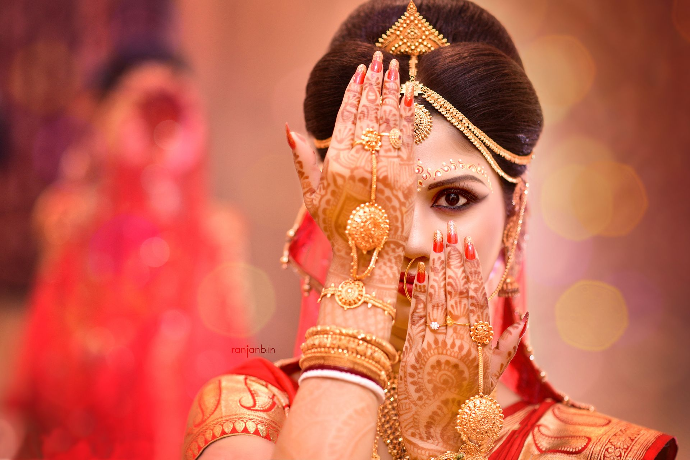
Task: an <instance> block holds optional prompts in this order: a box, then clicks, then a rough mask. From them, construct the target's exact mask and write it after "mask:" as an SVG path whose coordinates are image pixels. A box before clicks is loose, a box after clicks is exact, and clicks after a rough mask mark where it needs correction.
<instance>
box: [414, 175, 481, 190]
mask: <svg viewBox="0 0 690 460" xmlns="http://www.w3.org/2000/svg"><path fill="white" fill-rule="evenodd" d="M466 181H470V182H479V183H480V184H483V185H486V183H485V182H484V181H483V180H481V179H480V178H478V177H477V176H473V175H471V174H465V175H464V176H457V177H449V178H448V179H443V180H440V181H434V182H432V183H431V184H429V187H428V188H427V190H433V189H435V188H439V187H443V186H445V185H450V184H457V183H459V182H466Z"/></svg>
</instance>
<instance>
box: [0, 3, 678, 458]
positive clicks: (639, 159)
mask: <svg viewBox="0 0 690 460" xmlns="http://www.w3.org/2000/svg"><path fill="white" fill-rule="evenodd" d="M359 3H360V2H359V1H351V0H338V1H323V0H293V1H290V2H277V1H272V2H268V1H244V2H239V1H236V0H179V1H177V2H176V3H175V5H174V7H173V13H174V14H173V16H172V17H173V18H174V17H176V18H177V19H171V24H172V25H171V26H170V27H171V29H173V30H179V32H178V33H175V34H174V37H175V38H174V39H173V40H174V41H175V42H176V43H177V44H179V46H180V47H181V49H182V52H183V53H184V54H185V55H186V57H187V59H188V60H189V62H190V64H191V67H192V68H193V69H194V73H195V76H196V79H197V82H198V84H199V87H200V89H201V92H202V94H203V96H204V99H205V103H206V106H207V110H208V116H209V123H210V133H211V168H210V175H211V178H212V184H213V190H212V192H213V194H214V195H215V196H217V197H218V198H221V199H223V200H225V201H227V202H230V203H231V204H232V205H233V206H234V207H235V208H238V209H239V210H240V211H241V213H242V214H243V216H244V219H245V223H246V225H247V228H248V229H249V235H250V238H249V241H247V242H246V244H247V245H248V247H249V253H250V255H251V256H250V263H251V265H252V266H253V267H254V268H255V270H250V271H249V272H248V273H247V282H248V283H250V285H251V286H252V287H253V288H255V289H257V290H259V291H260V292H262V293H263V297H262V301H261V302H253V303H251V305H250V307H251V308H255V309H256V312H255V313H256V314H255V315H254V317H256V318H259V320H258V322H257V323H256V324H254V330H255V331H256V343H257V344H261V345H263V346H265V347H273V348H274V349H275V350H276V352H275V353H272V354H266V355H265V356H266V357H267V358H268V359H272V360H275V359H279V358H283V357H287V356H289V355H291V353H292V349H293V342H294V339H295V330H296V327H297V320H298V312H299V300H300V292H299V287H298V284H297V279H296V278H295V277H294V276H293V275H292V274H291V272H288V271H283V270H281V268H280V264H279V262H278V259H279V257H280V256H281V252H282V247H283V243H284V234H285V231H286V230H287V229H288V228H289V227H290V226H291V225H292V223H293V220H294V217H295V214H296V212H297V210H298V208H299V205H300V199H301V196H300V191H299V186H298V182H297V179H296V177H295V175H294V174H293V167H292V156H291V154H290V151H289V149H288V147H287V145H286V143H285V137H284V130H283V125H284V123H285V121H289V123H290V126H291V127H292V129H293V130H296V131H300V132H304V124H303V116H302V99H303V96H304V87H305V84H306V80H307V76H308V74H309V71H310V69H311V66H312V65H313V64H314V63H315V62H316V60H317V59H318V58H319V57H320V56H321V55H322V53H323V52H324V51H325V50H326V46H327V44H328V41H329V40H330V37H331V36H332V34H333V33H334V31H335V30H336V28H337V26H338V25H339V24H340V22H341V21H342V20H343V19H344V18H345V17H346V16H347V15H348V14H349V13H350V12H351V11H352V10H353V9H354V8H355V7H356V6H357V5H358V4H359ZM477 3H478V4H480V5H482V6H484V7H485V8H487V9H488V10H489V11H490V12H492V13H493V14H494V15H496V16H497V17H498V19H499V20H501V21H502V22H503V23H504V25H505V26H506V28H507V29H508V31H509V32H510V33H511V35H512V36H513V37H514V39H515V40H516V42H517V45H518V49H519V51H520V53H521V55H522V57H523V61H524V63H525V67H526V70H527V73H528V75H529V76H530V78H531V79H532V81H533V82H534V84H535V86H536V88H537V92H538V94H539V96H540V99H541V101H542V105H543V107H544V110H545V118H546V125H545V129H544V134H543V136H542V139H541V140H540V142H539V145H538V148H537V157H536V159H535V161H534V162H533V166H532V167H531V169H530V183H531V194H530V200H531V217H530V219H529V224H528V229H529V237H530V239H529V246H528V247H529V249H528V251H529V252H528V259H527V260H528V276H529V278H528V279H529V292H528V296H529V302H528V303H529V305H530V323H531V326H530V327H531V336H532V344H533V346H534V348H535V355H536V359H537V362H538V363H539V364H540V366H541V367H542V368H544V369H545V370H546V371H547V372H548V375H549V380H550V381H551V382H552V383H553V384H554V385H555V386H556V387H557V388H559V389H561V390H562V391H564V392H566V393H567V394H569V395H570V396H571V397H572V398H573V399H575V400H580V401H584V402H588V403H592V404H594V405H595V406H596V407H597V409H598V410H600V411H601V412H604V413H607V414H611V415H614V416H616V417H619V418H623V419H627V420H630V421H632V422H635V423H638V424H641V425H644V426H649V427H653V428H655V429H657V430H660V431H665V432H668V433H670V434H673V435H675V436H678V437H679V444H680V446H681V453H682V452H683V451H684V450H685V447H686V444H687V443H690V422H689V419H690V418H689V417H688V414H690V396H688V392H687V390H686V388H687V381H688V379H690V353H689V352H688V351H687V350H688V345H687V338H686V337H687V328H688V324H689V323H690V312H689V311H688V310H689V307H690V302H689V301H688V297H689V296H688V289H689V287H690V276H689V273H690V266H689V264H688V260H690V238H688V236H687V233H688V232H687V226H688V224H690V204H689V203H690V201H689V200H688V196H689V194H688V183H687V177H688V173H689V172H690V168H688V166H687V164H688V163H687V159H686V156H685V155H686V152H688V151H689V150H688V146H690V110H688V107H690V90H689V88H688V82H689V81H690V0H675V1H671V0H668V1H656V2H650V1H647V0H628V1H625V2H615V3H614V2H602V1H599V0H586V1H583V0H560V1H558V2H556V1H548V0H521V1H508V0H483V1H481V0H480V1H477ZM84 5H93V4H92V3H90V2H89V3H84ZM87 9H88V8H87ZM75 52H81V53H82V55H84V54H85V53H84V47H81V48H78V51H75ZM93 53H97V51H93ZM4 81H5V84H8V83H7V82H8V81H9V79H7V78H5V79H4ZM58 155H59V152H58ZM17 180H18V179H16V178H13V177H12V176H11V175H8V174H4V175H3V176H1V177H0V181H2V182H3V183H2V184H1V185H2V187H0V189H2V190H6V193H10V192H9V191H7V190H10V189H11V187H9V186H8V185H7V184H8V183H10V182H13V181H14V182H16V181H17ZM49 182H50V180H44V181H43V182H40V183H39V185H36V188H38V189H40V188H41V187H42V186H44V185H45V184H47V183H49ZM0 201H3V200H0ZM4 201H7V198H6V197H5V199H4ZM30 204H31V200H28V202H27V203H24V204H23V206H24V208H21V209H19V211H17V212H16V213H14V214H12V213H11V212H10V211H9V207H8V206H5V207H4V208H3V210H4V211H5V213H4V214H2V216H0V226H3V227H5V228H8V227H7V225H9V222H10V220H12V221H13V222H17V221H18V220H19V221H21V216H22V215H28V213H29V212H30V208H28V206H29V205H30ZM22 213H24V214H22ZM12 228H16V229H17V230H16V231H17V232H24V231H26V228H25V227H22V226H21V225H17V226H14V227H12ZM25 247H26V251H31V249H30V246H25ZM0 253H3V254H4V253H6V252H0ZM14 292H15V294H13V295H9V294H6V295H4V296H3V305H2V306H0V321H1V322H0V392H2V390H3V388H4V385H5V380H3V376H6V375H9V372H10V371H11V369H12V366H13V362H14V361H13V360H14V358H15V356H16V353H17V347H18V345H17V340H18V337H19V336H20V332H21V327H22V319H23V312H24V310H23V309H22V308H21V304H22V302H23V295H22V291H21V290H20V291H19V294H16V290H15V291H14ZM10 304H13V305H10ZM679 458H682V454H681V456H680V457H679Z"/></svg>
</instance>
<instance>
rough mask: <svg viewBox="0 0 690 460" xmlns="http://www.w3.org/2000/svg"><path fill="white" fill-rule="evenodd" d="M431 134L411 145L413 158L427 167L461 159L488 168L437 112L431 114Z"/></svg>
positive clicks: (478, 153)
mask: <svg viewBox="0 0 690 460" xmlns="http://www.w3.org/2000/svg"><path fill="white" fill-rule="evenodd" d="M432 120H433V122H432V128H431V134H429V137H427V138H426V139H425V140H424V142H422V143H421V144H415V145H414V147H413V151H414V157H415V160H421V161H422V163H423V164H424V165H428V166H429V167H431V166H434V165H436V164H439V165H440V164H441V163H442V162H446V163H447V162H448V161H449V160H454V161H457V160H462V161H463V162H464V163H468V164H471V163H474V164H479V165H481V166H483V167H484V168H485V169H487V170H490V169H491V167H490V166H489V163H488V162H487V161H486V159H484V157H483V156H482V154H481V153H480V152H479V150H477V148H476V147H475V146H474V145H472V143H471V142H470V141H469V139H467V138H466V137H465V135H464V134H462V133H461V132H460V130H458V129H457V128H456V127H455V126H453V125H451V124H450V123H449V122H448V120H446V119H445V118H444V117H443V116H441V115H438V114H433V115H432Z"/></svg>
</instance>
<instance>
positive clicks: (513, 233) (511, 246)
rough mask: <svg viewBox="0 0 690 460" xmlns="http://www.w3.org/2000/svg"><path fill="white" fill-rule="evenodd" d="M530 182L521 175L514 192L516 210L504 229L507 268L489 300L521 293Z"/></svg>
mask: <svg viewBox="0 0 690 460" xmlns="http://www.w3.org/2000/svg"><path fill="white" fill-rule="evenodd" d="M528 192H529V184H528V183H527V182H526V181H525V180H524V179H523V178H522V177H520V178H519V179H518V183H517V185H516V186H515V191H514V192H513V206H514V208H515V211H514V213H513V215H512V216H510V218H509V219H508V222H507V223H506V228H505V230H504V231H503V251H504V257H505V264H506V266H505V269H504V270H503V276H501V281H500V282H499V283H498V286H497V287H496V289H495V290H494V292H492V293H491V295H490V296H489V300H491V299H493V298H494V297H496V295H499V296H501V297H515V296H517V295H518V294H519V293H520V286H519V284H518V282H517V275H518V271H519V270H520V260H518V259H520V258H521V255H522V252H523V251H522V248H521V247H519V244H520V242H521V241H522V238H520V236H521V232H522V224H523V220H524V218H525V209H526V208H527V193H528Z"/></svg>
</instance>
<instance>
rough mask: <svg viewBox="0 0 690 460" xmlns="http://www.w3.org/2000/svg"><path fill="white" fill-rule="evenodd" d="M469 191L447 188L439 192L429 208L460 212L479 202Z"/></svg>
mask: <svg viewBox="0 0 690 460" xmlns="http://www.w3.org/2000/svg"><path fill="white" fill-rule="evenodd" d="M482 199H483V198H480V197H479V196H477V194H476V193H474V192H473V191H471V190H468V189H463V188H447V189H444V190H441V191H439V192H438V193H437V194H436V195H435V196H434V199H433V200H432V204H431V207H432V208H437V209H444V210H449V211H460V210H463V209H465V208H468V207H470V206H472V205H473V204H475V203H477V202H479V201H481V200H482Z"/></svg>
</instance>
